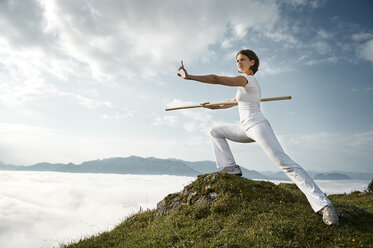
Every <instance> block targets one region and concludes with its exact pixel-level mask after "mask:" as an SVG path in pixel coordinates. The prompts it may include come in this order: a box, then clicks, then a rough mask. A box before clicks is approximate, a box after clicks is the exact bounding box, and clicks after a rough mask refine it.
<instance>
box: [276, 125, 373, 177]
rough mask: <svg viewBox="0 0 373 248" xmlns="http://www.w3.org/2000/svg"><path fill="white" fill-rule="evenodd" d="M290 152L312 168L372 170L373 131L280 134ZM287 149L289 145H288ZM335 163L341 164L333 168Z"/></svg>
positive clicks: (282, 141)
mask: <svg viewBox="0 0 373 248" xmlns="http://www.w3.org/2000/svg"><path fill="white" fill-rule="evenodd" d="M279 139H280V141H281V143H283V144H284V146H285V147H289V149H288V150H289V151H290V152H291V154H294V156H295V157H297V158H299V160H300V161H305V162H307V165H308V166H309V165H310V166H311V167H310V169H312V170H325V169H326V168H327V169H329V170H331V169H335V170H346V171H353V170H354V168H356V166H358V168H359V169H360V170H363V171H369V168H370V166H371V162H370V161H372V159H373V158H372V153H371V151H372V150H373V131H365V132H356V133H337V132H335V133H331V132H320V133H313V134H307V135H279ZM285 150H287V149H285ZM332 165H335V166H336V165H337V166H338V167H334V168H332V167H331V166H332Z"/></svg>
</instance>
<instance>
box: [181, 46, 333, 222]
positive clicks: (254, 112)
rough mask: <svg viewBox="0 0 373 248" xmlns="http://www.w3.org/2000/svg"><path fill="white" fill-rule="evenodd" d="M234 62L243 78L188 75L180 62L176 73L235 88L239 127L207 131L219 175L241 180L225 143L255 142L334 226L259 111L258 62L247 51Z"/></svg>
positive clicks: (327, 207)
mask: <svg viewBox="0 0 373 248" xmlns="http://www.w3.org/2000/svg"><path fill="white" fill-rule="evenodd" d="M236 61H237V67H238V71H239V72H240V73H242V74H243V76H236V77H224V76H217V75H201V76H195V75H190V74H188V72H187V71H186V69H185V67H184V64H183V61H181V66H180V68H179V71H180V73H178V76H179V77H181V78H183V79H187V80H194V81H198V82H202V83H210V84H221V85H226V86H233V87H237V94H236V97H235V98H234V99H233V100H232V101H237V102H238V110H239V114H240V124H232V125H222V126H216V127H213V128H212V129H211V130H210V135H211V137H212V141H213V145H214V151H215V156H216V164H217V167H218V168H223V169H222V171H224V172H226V173H229V174H233V175H238V176H241V175H242V171H241V169H240V167H239V166H238V165H236V162H235V160H234V158H233V154H232V152H231V150H230V148H229V145H228V142H227V140H226V139H229V140H231V141H235V142H241V143H249V142H256V143H258V144H259V145H260V146H261V148H262V149H263V150H264V152H265V153H266V154H267V155H268V157H269V158H270V159H271V160H272V161H273V162H274V163H275V164H277V165H278V166H279V167H280V168H281V169H282V170H283V171H284V172H285V173H286V175H287V176H288V177H289V178H290V179H291V180H292V181H293V182H294V183H295V184H296V185H297V186H298V188H299V189H300V190H301V191H302V192H303V193H304V194H305V195H306V197H307V199H308V202H309V203H310V205H311V207H312V208H313V210H314V211H315V212H318V213H320V214H321V215H323V221H324V223H325V224H327V225H338V224H339V220H338V216H337V213H336V211H335V209H334V207H333V205H332V203H331V202H330V201H329V199H328V198H327V197H326V196H325V195H324V193H323V192H322V191H321V190H320V188H319V187H318V186H317V185H316V184H315V182H314V181H313V180H312V178H311V177H310V176H309V175H308V174H307V172H306V171H305V170H304V169H303V168H302V167H300V166H299V165H298V164H297V163H295V162H294V161H293V160H291V159H290V157H289V156H288V155H286V154H285V152H284V151H283V149H282V147H281V145H280V143H279V142H278V140H277V138H276V136H275V134H274V133H273V130H272V128H271V126H270V124H269V122H268V120H267V119H266V118H265V117H264V116H263V114H262V112H261V111H260V100H261V90H260V87H259V84H258V82H257V80H256V79H255V77H254V74H255V73H256V72H257V70H258V68H259V58H258V57H257V55H256V54H255V53H254V52H253V51H251V50H241V51H239V52H238V53H237V55H236ZM203 106H204V107H205V108H209V109H219V108H228V107H232V106H226V105H225V106H223V105H220V106H217V107H208V106H206V104H203Z"/></svg>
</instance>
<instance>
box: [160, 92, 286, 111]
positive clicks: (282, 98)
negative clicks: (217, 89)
mask: <svg viewBox="0 0 373 248" xmlns="http://www.w3.org/2000/svg"><path fill="white" fill-rule="evenodd" d="M288 99H291V96H279V97H270V98H262V99H261V101H262V102H269V101H278V100H288ZM237 104H238V103H237V102H231V101H228V102H217V103H208V104H206V105H205V106H207V107H210V106H211V107H212V106H217V105H225V106H236V105H237ZM202 107H203V104H199V105H190V106H182V107H176V108H166V109H165V110H166V111H170V110H178V109H190V108H202Z"/></svg>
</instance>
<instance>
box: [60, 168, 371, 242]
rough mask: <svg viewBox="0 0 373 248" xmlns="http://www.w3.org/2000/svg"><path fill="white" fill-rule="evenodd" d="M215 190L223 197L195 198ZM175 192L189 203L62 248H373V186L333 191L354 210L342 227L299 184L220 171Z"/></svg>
mask: <svg viewBox="0 0 373 248" xmlns="http://www.w3.org/2000/svg"><path fill="white" fill-rule="evenodd" d="M190 192H195V194H193V196H192V197H188V194H186V193H190ZM211 192H215V193H217V195H218V197H217V200H216V201H214V202H212V203H205V204H202V205H195V202H196V201H197V200H198V199H199V198H201V197H203V196H205V197H206V196H207V195H208V194H209V193H211ZM175 198H178V199H179V200H180V202H181V203H182V204H179V205H178V206H176V207H174V208H173V209H171V210H170V211H169V212H168V213H167V214H165V215H160V214H157V211H156V210H147V211H144V212H139V213H137V214H135V215H132V216H129V217H128V218H127V219H125V220H124V221H123V222H122V223H121V224H120V225H118V226H117V227H115V228H114V229H113V230H112V231H108V232H104V233H101V234H98V235H95V236H93V237H89V238H84V239H82V240H80V241H78V242H76V243H72V244H64V245H61V247H63V248H68V247H69V248H77V247H84V248H94V247H97V248H98V247H100V248H104V247H108V248H109V247H110V248H111V247H198V248H200V247H373V193H365V192H364V193H361V192H354V193H351V194H341V195H331V196H329V198H330V199H331V200H332V202H333V204H334V206H335V207H336V209H337V210H340V211H344V212H347V213H349V214H350V216H351V217H350V218H340V225H339V226H327V225H325V224H324V223H323V222H322V219H321V216H320V215H318V214H316V213H314V212H313V211H312V209H311V207H310V206H309V204H308V202H307V200H306V198H305V196H304V195H303V194H302V193H301V192H300V191H299V189H298V188H297V187H296V186H295V185H294V184H280V185H278V186H277V185H275V184H272V183H270V182H264V181H253V180H248V179H245V178H241V177H237V176H231V175H227V174H220V173H214V174H208V175H202V176H199V177H198V178H197V180H196V181H194V182H193V183H191V184H190V185H188V186H186V187H185V189H184V190H183V191H182V192H179V193H176V194H171V195H169V196H167V197H166V200H165V202H166V204H169V203H171V202H172V200H173V199H175ZM362 208H364V209H362Z"/></svg>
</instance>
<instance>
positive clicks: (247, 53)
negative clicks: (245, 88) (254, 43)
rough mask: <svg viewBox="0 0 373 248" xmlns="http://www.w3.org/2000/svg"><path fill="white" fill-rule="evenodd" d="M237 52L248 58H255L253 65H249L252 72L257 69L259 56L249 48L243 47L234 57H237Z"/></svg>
mask: <svg viewBox="0 0 373 248" xmlns="http://www.w3.org/2000/svg"><path fill="white" fill-rule="evenodd" d="M238 54H242V55H245V56H247V57H248V58H249V59H250V60H255V64H254V65H253V66H250V70H252V71H253V73H254V74H255V73H256V72H257V71H258V69H259V58H258V56H257V55H256V54H255V53H254V52H253V51H251V50H249V49H244V50H241V51H239V52H238V53H237V55H236V58H237V56H238Z"/></svg>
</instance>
